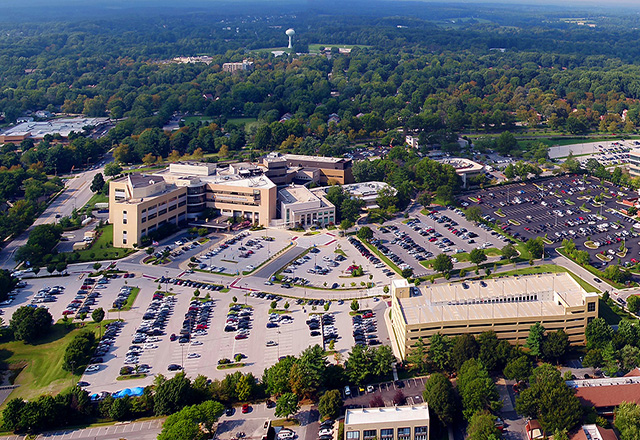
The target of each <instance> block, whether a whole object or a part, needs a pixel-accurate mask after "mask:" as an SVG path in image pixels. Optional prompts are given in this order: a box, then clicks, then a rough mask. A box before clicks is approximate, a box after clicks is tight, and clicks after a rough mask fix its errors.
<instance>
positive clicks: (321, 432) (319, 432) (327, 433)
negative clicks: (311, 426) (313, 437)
mask: <svg viewBox="0 0 640 440" xmlns="http://www.w3.org/2000/svg"><path fill="white" fill-rule="evenodd" d="M318 435H319V436H321V435H333V431H332V430H331V429H328V428H325V429H321V430H320V431H318Z"/></svg>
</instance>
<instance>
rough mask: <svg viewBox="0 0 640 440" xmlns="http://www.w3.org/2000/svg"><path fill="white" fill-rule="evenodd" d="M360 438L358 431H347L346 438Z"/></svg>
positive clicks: (350, 439) (353, 439)
mask: <svg viewBox="0 0 640 440" xmlns="http://www.w3.org/2000/svg"><path fill="white" fill-rule="evenodd" d="M359 438H360V431H347V439H349V440H358V439H359Z"/></svg>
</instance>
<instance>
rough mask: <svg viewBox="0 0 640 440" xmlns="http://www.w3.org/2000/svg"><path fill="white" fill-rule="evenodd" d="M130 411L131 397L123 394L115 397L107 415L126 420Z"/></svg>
mask: <svg viewBox="0 0 640 440" xmlns="http://www.w3.org/2000/svg"><path fill="white" fill-rule="evenodd" d="M130 412H131V398H130V397H129V396H124V397H121V398H119V399H116V400H115V401H114V402H113V404H112V405H111V409H110V410H109V417H111V418H112V419H114V420H120V421H122V420H126V419H128V418H129V414H130Z"/></svg>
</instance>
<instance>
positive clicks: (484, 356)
mask: <svg viewBox="0 0 640 440" xmlns="http://www.w3.org/2000/svg"><path fill="white" fill-rule="evenodd" d="M476 340H477V342H478V345H479V346H480V352H479V355H478V359H479V360H480V362H482V365H484V366H485V368H486V369H487V370H489V371H493V370H501V369H502V367H503V366H504V363H505V362H506V361H507V358H508V355H509V353H506V354H505V358H501V355H503V353H501V352H500V351H499V350H498V344H499V343H500V341H498V336H497V335H496V332H494V331H486V332H482V333H481V334H480V335H479V336H478V337H477V338H476Z"/></svg>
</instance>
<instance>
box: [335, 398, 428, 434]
mask: <svg viewBox="0 0 640 440" xmlns="http://www.w3.org/2000/svg"><path fill="white" fill-rule="evenodd" d="M420 420H429V406H428V405H427V404H426V403H423V404H421V405H407V406H390V407H383V408H360V409H348V410H347V413H346V415H345V418H344V423H345V426H346V427H347V428H348V425H366V424H369V423H390V422H411V421H420Z"/></svg>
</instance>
